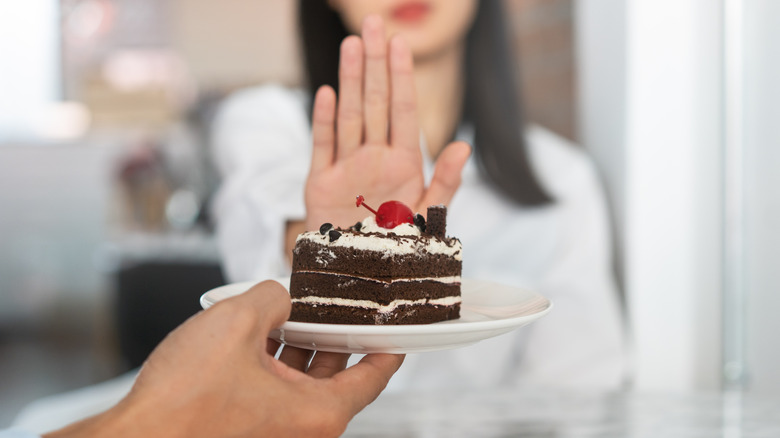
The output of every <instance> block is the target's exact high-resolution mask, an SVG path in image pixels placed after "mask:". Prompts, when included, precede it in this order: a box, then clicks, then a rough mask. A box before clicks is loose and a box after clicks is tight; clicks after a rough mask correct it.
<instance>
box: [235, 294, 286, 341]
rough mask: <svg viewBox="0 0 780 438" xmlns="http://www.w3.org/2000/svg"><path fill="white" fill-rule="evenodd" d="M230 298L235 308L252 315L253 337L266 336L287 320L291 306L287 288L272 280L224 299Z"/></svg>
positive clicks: (264, 337)
mask: <svg viewBox="0 0 780 438" xmlns="http://www.w3.org/2000/svg"><path fill="white" fill-rule="evenodd" d="M231 300H233V304H235V305H236V308H237V309H242V311H245V312H248V314H250V315H254V319H255V329H254V330H253V333H252V335H253V336H254V337H255V338H263V339H266V338H268V333H270V332H271V330H272V329H275V328H277V327H279V326H280V325H282V324H284V323H285V321H287V319H288V318H289V317H290V310H291V308H292V304H291V302H290V294H289V293H288V292H287V289H285V288H284V286H282V285H281V284H279V283H277V282H276V281H273V280H266V281H263V282H262V283H258V284H256V285H254V286H252V287H251V288H250V289H249V290H248V291H246V292H244V293H243V294H241V295H237V296H235V297H233V298H230V299H228V300H225V302H228V301H231Z"/></svg>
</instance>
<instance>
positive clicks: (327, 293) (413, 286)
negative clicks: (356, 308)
mask: <svg viewBox="0 0 780 438" xmlns="http://www.w3.org/2000/svg"><path fill="white" fill-rule="evenodd" d="M447 280H448V282H446V283H444V282H441V281H437V280H436V279H426V280H415V279H410V280H408V281H407V280H402V281H394V282H392V283H389V282H381V281H376V280H370V279H364V278H357V277H353V276H347V275H339V274H331V273H318V272H295V273H293V275H292V277H291V278H290V296H291V297H292V298H303V297H308V296H314V297H326V298H344V299H350V300H369V301H374V302H376V303H378V304H381V305H387V304H390V303H391V302H393V301H395V300H412V301H414V300H419V299H424V298H428V299H436V298H443V297H457V296H460V281H459V278H458V281H451V280H452V277H449V278H448V279H447Z"/></svg>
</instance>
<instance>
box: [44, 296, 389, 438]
mask: <svg viewBox="0 0 780 438" xmlns="http://www.w3.org/2000/svg"><path fill="white" fill-rule="evenodd" d="M289 314H290V298H289V295H288V294H287V292H286V291H285V290H284V288H283V287H282V286H281V285H280V284H279V283H276V282H273V281H266V282H263V283H260V284H258V285H256V286H254V287H253V288H252V289H250V290H249V291H248V292H246V293H244V294H242V295H239V296H237V297H234V298H230V299H228V300H224V301H221V302H219V303H217V304H216V305H214V306H213V307H212V308H210V309H208V310H207V311H204V312H201V313H200V314H198V315H196V316H194V317H193V318H190V319H189V320H188V321H187V322H185V323H184V324H182V325H181V326H180V327H179V328H177V329H176V330H175V331H173V332H172V333H171V334H170V335H168V337H167V338H166V339H165V340H164V341H163V342H162V343H161V344H160V345H159V346H158V347H157V349H155V351H154V352H153V353H152V355H151V356H150V357H149V359H148V361H147V362H146V363H145V364H144V366H143V368H142V369H141V372H140V374H139V376H138V378H137V380H136V383H135V385H134V386H133V389H132V391H131V392H130V394H129V395H128V396H127V397H126V398H125V399H124V400H122V401H121V402H119V404H118V405H117V406H115V407H114V408H112V409H111V410H109V411H107V412H105V413H103V414H100V415H98V416H95V417H92V418H90V419H87V420H84V421H82V422H80V423H76V424H74V425H71V426H69V427H66V428H65V429H62V430H59V431H57V432H53V433H51V434H48V435H45V436H46V437H93V436H94V437H104V436H111V437H147V436H165V437H214V436H225V437H227V436H229V437H250V436H307V437H308V436H311V437H335V436H339V435H340V434H341V433H342V432H343V431H344V430H345V428H346V426H347V423H348V422H349V420H350V419H351V418H352V417H353V416H354V415H355V414H357V413H358V412H359V411H360V410H362V409H363V408H364V407H365V406H366V405H368V404H369V403H371V402H372V401H373V400H374V399H375V398H376V397H377V396H378V395H379V393H380V392H381V391H382V389H384V387H385V386H386V385H387V382H388V381H389V379H390V377H391V376H392V375H393V373H395V371H397V370H398V368H399V367H400V366H401V363H402V362H403V358H404V357H403V356H398V355H389V354H372V355H367V356H365V357H364V358H363V359H362V360H361V361H360V363H358V364H356V365H354V366H352V367H350V368H348V369H345V367H346V364H347V359H348V357H349V355H346V354H336V353H324V352H318V353H316V354H315V355H314V357H313V358H312V352H310V351H307V350H301V349H298V348H292V347H285V348H284V350H283V351H282V352H281V353H280V357H279V359H275V358H274V356H273V355H274V354H275V353H276V351H277V349H278V348H279V344H278V343H277V342H275V341H273V340H270V339H268V334H269V332H270V331H271V330H272V329H273V328H275V327H278V326H280V325H281V324H282V323H283V322H284V321H286V320H287V318H288V316H289ZM310 360H311V362H309V361H310ZM307 364H308V366H307Z"/></svg>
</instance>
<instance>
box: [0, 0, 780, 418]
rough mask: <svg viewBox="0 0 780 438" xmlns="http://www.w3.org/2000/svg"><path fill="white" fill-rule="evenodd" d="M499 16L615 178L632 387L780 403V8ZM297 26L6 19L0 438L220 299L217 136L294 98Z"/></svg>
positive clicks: (108, 2)
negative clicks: (223, 125)
mask: <svg viewBox="0 0 780 438" xmlns="http://www.w3.org/2000/svg"><path fill="white" fill-rule="evenodd" d="M489 1H493V0H489ZM495 1H504V2H505V3H506V7H507V11H508V13H509V21H510V23H511V25H512V31H513V39H514V42H515V47H516V50H517V52H518V54H519V56H518V58H519V59H520V63H519V65H518V67H519V68H518V72H519V74H520V76H521V82H522V84H523V96H522V99H523V100H524V105H525V107H526V110H527V114H528V115H529V118H530V119H531V120H532V121H534V122H536V123H539V124H541V125H544V126H546V127H548V128H550V129H552V130H553V131H556V132H557V133H559V134H561V135H563V136H565V137H567V138H569V139H572V140H574V141H576V142H578V143H579V144H581V145H582V147H584V148H586V149H587V150H588V151H589V152H590V153H591V154H592V155H593V157H594V158H595V160H596V162H597V164H598V166H599V169H600V170H601V172H602V175H603V180H604V183H605V185H606V188H607V191H608V194H609V195H610V200H611V206H612V213H613V220H614V225H615V227H614V228H615V237H616V252H617V255H618V257H617V261H616V272H617V275H618V276H619V278H620V279H621V284H622V286H623V291H624V295H625V303H626V312H627V315H628V317H629V321H630V325H631V330H632V336H633V340H634V341H633V354H634V364H635V372H634V376H633V387H634V388H637V389H639V390H647V391H676V392H688V391H717V390H720V389H722V388H724V387H734V386H736V387H744V388H747V389H748V390H750V391H757V392H769V393H775V394H776V393H780V374H778V373H777V372H776V370H777V369H780V350H778V349H777V348H775V345H774V342H773V341H774V338H775V335H776V334H778V333H780V321H778V319H777V318H775V317H774V309H778V308H780V294H777V293H776V290H777V289H778V288H779V287H780V270H779V269H777V266H778V265H777V264H778V263H780V229H778V228H777V226H776V225H775V224H777V223H780V192H778V191H779V190H780V176H779V175H778V173H777V172H776V169H779V168H780V147H779V146H780V124H777V123H776V117H777V114H780V109H779V108H778V102H780V86H778V84H777V81H776V78H777V77H780V57H778V56H777V54H778V53H779V52H778V43H777V42H778V41H780V26H778V24H779V23H778V19H777V18H776V17H780V3H778V2H774V1H773V0H749V1H744V2H742V1H738V0H724V1H723V2H711V1H709V0H682V1H681V0H675V1H657V2H647V1H639V0H628V1H623V0H495ZM714 5H717V6H718V7H715V6H714ZM294 7H295V2H293V1H289V0H285V1H278V0H263V1H253V2H247V1H240V0H223V1H220V2H213V1H206V0H187V1H184V0H27V1H25V2H0V428H2V427H3V426H6V425H8V424H10V422H11V421H12V420H13V418H14V416H15V415H16V414H17V413H18V412H19V410H20V409H21V408H22V407H24V406H25V405H26V404H27V403H29V402H31V401H33V400H35V399H37V398H40V397H42V396H45V395H49V394H53V393H57V392H62V391H66V390H71V389H74V388H79V387H82V386H85V385H89V384H93V383H96V382H100V381H103V380H106V379H109V378H111V377H115V376H117V375H120V374H121V373H123V372H125V371H127V370H130V369H132V368H134V367H137V366H138V365H140V363H141V362H142V361H143V359H144V358H145V357H146V355H147V354H148V352H149V351H150V350H151V349H152V348H153V347H154V346H155V345H156V343H157V342H159V340H160V339H161V338H162V337H163V336H164V335H165V333H167V332H168V331H169V330H171V329H172V328H173V327H175V326H176V325H177V324H178V323H180V322H181V321H183V320H184V319H185V318H186V317H188V316H189V315H191V314H193V313H195V312H196V311H197V310H198V309H199V305H198V297H199V296H200V295H201V294H202V293H203V292H205V291H207V290H209V289H211V288H213V287H215V286H217V285H220V284H223V283H224V278H223V276H222V272H221V269H220V265H219V260H220V257H219V254H218V253H217V250H216V245H215V243H214V240H213V235H212V227H211V222H210V219H209V215H208V206H209V199H210V197H211V195H212V193H213V192H214V190H215V188H216V187H217V186H218V184H219V178H218V176H217V175H216V173H215V171H214V169H213V166H212V162H211V157H210V151H209V149H210V145H209V127H210V121H211V118H212V116H213V114H214V112H215V110H216V109H217V108H218V106H219V104H220V102H221V100H222V99H223V98H224V97H225V96H227V95H229V94H230V93H231V92H232V91H234V90H237V89H239V88H242V87H246V86H251V85H256V84H259V83H264V82H269V81H273V82H278V83H282V84H284V85H293V86H294V85H299V84H300V81H301V73H300V71H299V69H300V66H299V64H300V60H299V56H298V42H297V41H296V37H295V16H294V15H295V11H294Z"/></svg>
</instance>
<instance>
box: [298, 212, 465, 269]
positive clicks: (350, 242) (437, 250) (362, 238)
mask: <svg viewBox="0 0 780 438" xmlns="http://www.w3.org/2000/svg"><path fill="white" fill-rule="evenodd" d="M369 219H370V218H366V219H365V221H367V222H368V221H369ZM370 220H371V221H373V219H370ZM404 227H411V228H414V229H415V230H416V229H417V227H415V226H413V225H409V224H403V225H400V226H398V227H395V228H393V229H392V230H385V231H383V232H382V234H388V233H393V234H396V236H398V237H400V239H399V238H392V237H382V236H367V235H365V234H362V233H357V234H352V233H343V234H342V235H341V237H339V238H338V239H336V240H334V241H333V242H331V241H330V237H329V236H328V235H327V234H324V235H323V234H320V233H319V232H317V231H308V232H306V233H303V234H299V235H298V240H301V239H304V240H311V241H313V242H317V243H319V244H321V245H324V246H326V247H343V248H352V249H358V250H364V251H378V252H382V253H384V254H385V255H386V256H388V257H389V256H392V255H394V254H416V253H418V252H423V251H427V252H428V253H430V254H444V255H447V256H450V257H453V258H454V259H455V260H462V255H463V254H462V252H463V248H462V245H461V243H460V241H458V240H453V241H451V245H452V246H447V244H446V243H444V241H443V240H440V239H437V238H435V237H433V238H431V239H426V242H425V243H424V242H423V241H421V240H419V239H417V235H408V236H407V235H402V234H398V233H396V232H395V231H396V230H398V231H399V232H400V231H401V228H404ZM377 228H381V227H377ZM374 231H376V230H374V229H372V228H371V227H369V228H368V229H365V230H364V229H363V228H362V227H361V232H374ZM417 234H418V235H419V230H417Z"/></svg>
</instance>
